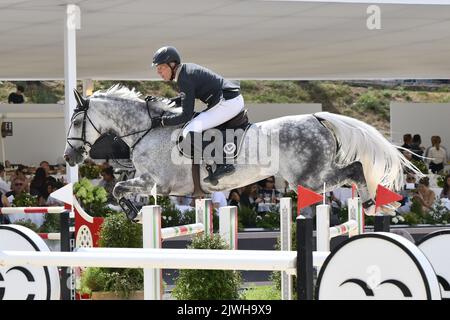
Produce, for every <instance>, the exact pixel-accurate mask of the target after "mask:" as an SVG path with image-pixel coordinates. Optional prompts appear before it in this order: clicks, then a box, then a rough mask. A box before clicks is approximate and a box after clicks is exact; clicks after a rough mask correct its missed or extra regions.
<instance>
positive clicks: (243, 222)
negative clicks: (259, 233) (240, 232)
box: [238, 206, 257, 229]
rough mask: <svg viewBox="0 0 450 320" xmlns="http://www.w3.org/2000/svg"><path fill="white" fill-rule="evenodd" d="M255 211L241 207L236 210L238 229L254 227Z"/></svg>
mask: <svg viewBox="0 0 450 320" xmlns="http://www.w3.org/2000/svg"><path fill="white" fill-rule="evenodd" d="M256 216H257V214H256V211H255V210H254V209H252V208H249V207H246V206H241V207H240V208H239V209H238V219H239V228H240V229H243V228H254V227H256Z"/></svg>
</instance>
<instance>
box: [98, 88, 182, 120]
mask: <svg viewBox="0 0 450 320" xmlns="http://www.w3.org/2000/svg"><path fill="white" fill-rule="evenodd" d="M90 98H107V99H117V100H126V101H128V102H130V101H132V102H137V103H145V100H144V99H142V94H141V93H140V92H139V91H136V90H135V89H134V88H133V89H131V90H130V89H129V88H127V87H125V86H122V85H120V84H115V85H113V86H112V87H110V88H109V89H107V90H99V91H96V92H94V93H93V94H92V96H91V97H90ZM149 105H150V108H154V109H161V110H164V111H166V110H169V111H171V112H173V113H178V112H179V110H177V108H174V106H175V103H174V102H172V101H171V100H169V99H167V98H164V97H158V98H157V99H156V100H154V101H152V102H150V103H149Z"/></svg>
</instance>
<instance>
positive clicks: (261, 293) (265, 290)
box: [242, 286, 281, 300]
mask: <svg viewBox="0 0 450 320" xmlns="http://www.w3.org/2000/svg"><path fill="white" fill-rule="evenodd" d="M242 299H243V300H281V292H280V290H276V289H275V287H274V286H257V287H250V288H248V289H246V290H245V291H244V293H243V294H242Z"/></svg>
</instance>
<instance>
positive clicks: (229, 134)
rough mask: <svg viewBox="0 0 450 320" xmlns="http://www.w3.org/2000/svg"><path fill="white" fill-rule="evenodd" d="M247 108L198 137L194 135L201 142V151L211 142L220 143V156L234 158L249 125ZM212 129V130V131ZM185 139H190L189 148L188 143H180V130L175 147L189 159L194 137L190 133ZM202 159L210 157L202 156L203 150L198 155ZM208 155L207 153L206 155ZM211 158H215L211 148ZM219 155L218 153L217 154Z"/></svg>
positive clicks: (191, 155) (191, 156) (192, 151)
mask: <svg viewBox="0 0 450 320" xmlns="http://www.w3.org/2000/svg"><path fill="white" fill-rule="evenodd" d="M247 113H248V112H247V110H243V111H241V112H240V113H239V114H238V115H236V116H235V117H234V118H232V119H230V120H228V121H227V122H224V123H222V124H221V125H219V126H217V127H214V128H211V129H208V130H206V131H204V132H202V133H201V135H199V137H196V138H198V139H199V140H200V138H201V142H202V151H203V150H204V149H205V148H206V147H207V146H210V145H211V144H213V143H218V144H219V143H220V147H221V150H223V154H222V157H223V159H234V158H236V157H237V156H238V155H239V152H240V150H241V146H242V143H243V141H244V139H243V138H244V136H245V133H246V132H247V129H248V128H249V127H250V126H251V124H250V123H249V122H248V116H247ZM199 114H200V113H195V114H194V116H193V117H192V119H194V118H195V117H196V116H198V115H199ZM187 124H188V123H186V124H185V125H184V126H183V128H184V127H186V126H187ZM212 130H214V132H212ZM216 138H221V139H222V140H221V141H216ZM187 139H190V140H191V141H190V148H187V150H186V146H187V145H189V142H188V143H184V144H183V143H182V142H183V136H182V131H181V132H180V134H179V135H178V138H177V148H178V150H179V151H180V153H181V154H182V155H183V156H184V157H187V158H189V159H194V156H199V155H195V154H194V153H195V148H194V139H193V136H192V135H190V136H188V137H187ZM200 156H201V159H202V160H209V159H210V157H206V158H205V157H204V155H203V152H202V154H201V155H200ZM208 156H209V155H208ZM210 156H211V158H215V157H216V154H215V150H214V149H213V150H212V153H211V155H210ZM217 156H220V155H217Z"/></svg>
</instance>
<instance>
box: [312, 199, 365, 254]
mask: <svg viewBox="0 0 450 320" xmlns="http://www.w3.org/2000/svg"><path fill="white" fill-rule="evenodd" d="M316 210H317V211H316V241H317V242H316V244H317V249H316V250H317V251H323V252H329V251H330V239H332V238H334V237H337V236H340V235H345V234H348V236H349V237H352V236H355V235H358V234H362V233H363V232H364V214H363V210H362V205H361V200H360V199H359V198H353V199H348V221H346V222H344V223H342V224H340V225H338V226H334V227H330V206H329V205H327V204H321V205H318V206H317V209H316Z"/></svg>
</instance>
